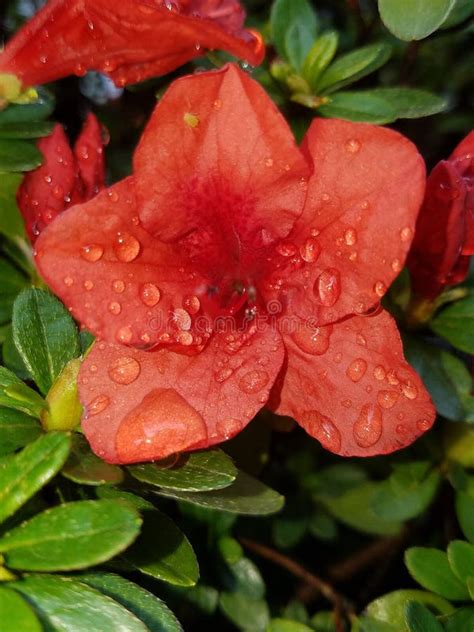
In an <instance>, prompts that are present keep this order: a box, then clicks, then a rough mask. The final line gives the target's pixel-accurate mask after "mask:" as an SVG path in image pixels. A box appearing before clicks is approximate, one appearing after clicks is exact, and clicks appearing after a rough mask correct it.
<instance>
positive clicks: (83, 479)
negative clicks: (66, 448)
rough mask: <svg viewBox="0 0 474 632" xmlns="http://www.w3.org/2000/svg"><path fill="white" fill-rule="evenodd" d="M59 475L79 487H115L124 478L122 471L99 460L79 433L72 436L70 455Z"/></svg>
mask: <svg viewBox="0 0 474 632" xmlns="http://www.w3.org/2000/svg"><path fill="white" fill-rule="evenodd" d="M61 474H62V475H63V476H65V477H66V478H68V479H69V480H71V481H74V483H80V484H81V485H107V484H109V485H116V484H119V483H121V482H122V481H123V478H124V474H123V471H122V469H121V468H120V467H118V466H117V465H111V464H110V463H106V462H105V461H102V460H101V459H99V457H97V456H96V455H95V454H94V453H93V452H92V451H91V449H90V447H89V444H88V443H87V441H86V439H85V438H84V437H83V435H81V434H79V433H74V434H73V437H72V447H71V453H70V455H69V458H68V460H67V461H66V463H65V465H64V467H63V469H62V470H61Z"/></svg>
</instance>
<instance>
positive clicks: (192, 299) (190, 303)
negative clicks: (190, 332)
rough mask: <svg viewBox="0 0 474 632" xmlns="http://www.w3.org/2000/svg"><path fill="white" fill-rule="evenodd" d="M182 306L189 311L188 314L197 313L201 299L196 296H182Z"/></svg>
mask: <svg viewBox="0 0 474 632" xmlns="http://www.w3.org/2000/svg"><path fill="white" fill-rule="evenodd" d="M183 307H184V308H185V309H186V310H187V311H188V312H189V313H190V314H193V315H194V314H197V313H198V311H199V310H200V309H201V301H200V300H199V299H198V297H197V296H194V295H193V296H185V297H184V298H183Z"/></svg>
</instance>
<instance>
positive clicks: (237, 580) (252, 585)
mask: <svg viewBox="0 0 474 632" xmlns="http://www.w3.org/2000/svg"><path fill="white" fill-rule="evenodd" d="M223 582H224V584H225V587H226V588H227V590H229V591H231V592H239V593H242V594H244V595H248V596H249V597H253V598H255V599H263V597H264V595H265V583H264V581H263V577H262V575H261V573H260V570H259V568H258V566H257V565H256V564H255V563H254V562H252V560H249V559H248V558H247V557H242V558H241V559H240V560H238V561H237V562H234V563H233V564H228V565H227V566H226V573H225V574H224V578H223Z"/></svg>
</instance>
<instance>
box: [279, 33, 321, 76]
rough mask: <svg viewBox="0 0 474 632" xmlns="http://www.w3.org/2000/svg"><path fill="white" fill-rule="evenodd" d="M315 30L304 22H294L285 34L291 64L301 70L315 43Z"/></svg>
mask: <svg viewBox="0 0 474 632" xmlns="http://www.w3.org/2000/svg"><path fill="white" fill-rule="evenodd" d="M315 35H316V34H315V31H314V30H313V29H312V28H311V26H310V25H308V24H305V23H304V22H297V23H295V24H292V25H291V26H290V27H289V28H288V30H287V32H286V35H285V48H286V54H287V57H288V60H289V62H290V64H291V65H292V66H293V68H295V69H296V70H297V71H299V70H300V69H301V68H302V66H303V63H304V60H305V59H306V56H307V54H308V52H309V51H310V49H311V46H312V45H313V42H314V38H315Z"/></svg>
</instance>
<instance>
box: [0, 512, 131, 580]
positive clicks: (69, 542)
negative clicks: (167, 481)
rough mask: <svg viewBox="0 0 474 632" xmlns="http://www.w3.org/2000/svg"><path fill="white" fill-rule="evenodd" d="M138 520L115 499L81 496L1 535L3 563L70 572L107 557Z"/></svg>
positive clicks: (127, 542) (124, 541) (119, 549)
mask: <svg viewBox="0 0 474 632" xmlns="http://www.w3.org/2000/svg"><path fill="white" fill-rule="evenodd" d="M140 525H141V519H140V516H139V514H138V513H137V511H136V510H135V509H133V508H132V507H131V506H130V505H126V504H124V503H121V502H120V501H116V500H83V501H77V502H72V503H66V504H64V505H60V506H59V507H53V508H52V509H48V510H47V511H44V512H42V513H40V514H38V515H36V516H35V517H34V518H31V520H28V521H27V522H24V523H22V524H21V525H20V526H18V527H16V528H15V529H13V530H11V531H9V532H8V533H7V534H6V535H4V536H3V537H2V538H0V553H3V554H4V556H5V559H6V563H7V566H8V567H9V568H14V569H18V570H27V571H70V570H77V569H81V568H88V567H89V566H94V565H96V564H101V563H102V562H105V561H107V560H109V559H110V558H111V557H113V556H114V555H117V554H118V553H120V552H122V551H123V550H124V549H126V548H127V547H128V546H129V545H130V544H131V543H132V542H133V541H134V540H135V538H136V537H137V535H138V534H139V532H140Z"/></svg>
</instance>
